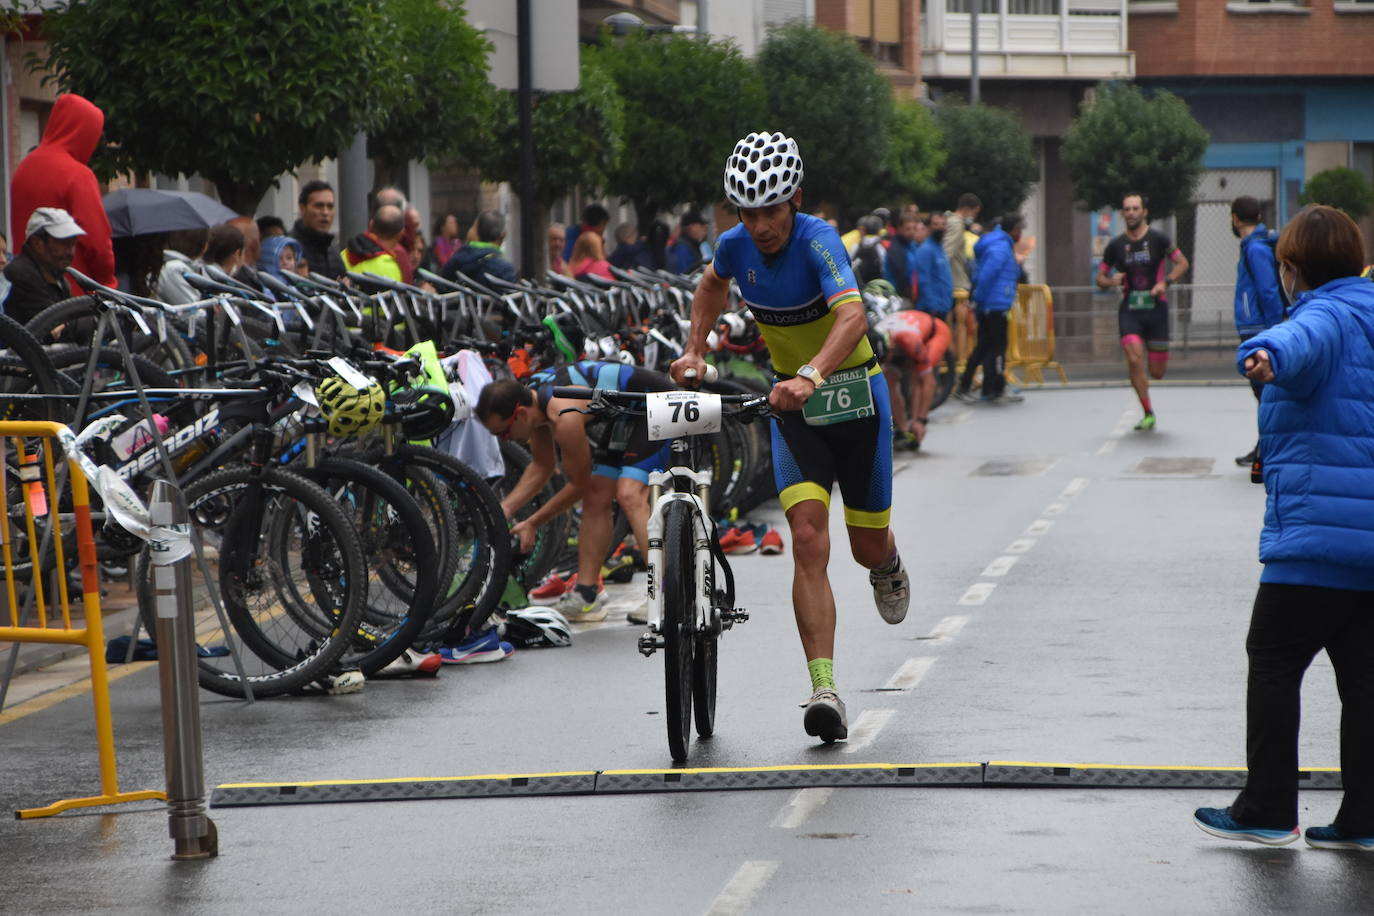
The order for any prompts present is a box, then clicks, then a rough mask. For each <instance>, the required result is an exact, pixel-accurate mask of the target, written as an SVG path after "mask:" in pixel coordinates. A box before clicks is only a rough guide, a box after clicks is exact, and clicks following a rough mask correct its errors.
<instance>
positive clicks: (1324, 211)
mask: <svg viewBox="0 0 1374 916" xmlns="http://www.w3.org/2000/svg"><path fill="white" fill-rule="evenodd" d="M1276 257H1277V259H1278V262H1279V282H1280V284H1281V285H1282V287H1283V291H1284V293H1285V294H1286V295H1287V296H1288V297H1289V299H1290V300H1291V301H1292V302H1293V308H1292V310H1291V311H1290V319H1289V320H1288V321H1287V322H1284V323H1283V324H1280V325H1276V326H1275V327H1272V328H1269V329H1268V330H1266V331H1263V332H1261V333H1259V334H1257V335H1255V336H1254V337H1251V338H1250V339H1248V340H1246V341H1245V342H1244V343H1242V344H1241V346H1240V349H1239V350H1238V351H1237V355H1236V360H1237V366H1238V368H1239V369H1240V371H1241V372H1242V373H1243V374H1245V375H1246V376H1248V377H1249V378H1251V379H1254V380H1256V381H1260V382H1264V383H1265V386H1266V387H1265V389H1264V394H1263V397H1262V400H1261V402H1260V453H1261V454H1262V455H1263V456H1264V488H1265V491H1266V492H1267V494H1268V501H1267V505H1266V507H1265V512H1264V531H1263V533H1262V534H1261V535H1260V561H1261V562H1263V563H1264V572H1263V573H1262V574H1261V575H1260V586H1259V593H1258V594H1257V595H1256V596H1255V604H1254V609H1253V611H1252V614H1251V619H1250V632H1249V634H1248V636H1247V637H1246V641H1245V648H1246V651H1247V652H1248V654H1249V658H1250V676H1249V685H1248V689H1247V695H1246V730H1247V752H1246V758H1247V763H1248V766H1249V776H1248V778H1247V780H1246V785H1245V788H1244V789H1243V790H1242V791H1241V793H1240V795H1239V796H1238V797H1237V798H1236V800H1235V801H1234V802H1233V803H1232V804H1231V807H1230V808H1200V809H1198V811H1197V813H1196V814H1195V815H1194V820H1195V822H1196V823H1197V825H1198V826H1199V827H1201V828H1202V829H1203V830H1205V831H1206V832H1208V833H1210V834H1213V835H1215V836H1221V837H1227V838H1232V839H1243V840H1251V841H1255V842H1261V843H1267V844H1270V845H1282V844H1284V843H1291V842H1292V841H1294V840H1296V839H1297V838H1298V827H1297V822H1298V718H1299V708H1300V702H1299V691H1300V689H1301V685H1302V677H1303V674H1304V672H1306V670H1307V667H1308V665H1310V664H1311V662H1312V659H1313V658H1314V657H1315V656H1316V654H1317V653H1318V652H1320V651H1321V650H1322V649H1325V650H1326V653H1327V655H1328V656H1329V657H1330V659H1331V664H1332V667H1333V668H1334V669H1335V672H1336V684H1337V687H1338V689H1339V691H1340V696H1341V705H1342V710H1341V779H1342V784H1343V787H1344V789H1345V797H1344V800H1343V802H1342V804H1341V808H1340V811H1339V812H1338V813H1337V815H1336V819H1335V821H1334V822H1333V823H1332V824H1331V825H1330V826H1326V827H1311V828H1308V830H1307V833H1306V839H1307V842H1308V845H1310V846H1313V847H1317V848H1321V849H1362V850H1367V851H1374V283H1370V282H1369V281H1368V280H1366V279H1362V278H1361V277H1360V269H1361V267H1362V265H1363V261H1364V244H1363V241H1362V239H1361V238H1360V231H1359V229H1358V228H1357V227H1356V225H1355V223H1354V221H1353V220H1351V219H1350V217H1348V216H1346V215H1345V214H1344V213H1342V212H1341V211H1339V210H1335V209H1333V208H1331V207H1323V206H1310V207H1307V208H1305V209H1303V210H1302V212H1300V213H1299V214H1298V215H1297V216H1295V217H1294V218H1293V219H1292V220H1291V221H1290V222H1289V223H1288V225H1287V226H1286V227H1285V228H1284V230H1283V234H1282V235H1281V236H1280V237H1279V242H1278V247H1277V251H1276Z"/></svg>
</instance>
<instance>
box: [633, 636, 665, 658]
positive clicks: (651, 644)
mask: <svg viewBox="0 0 1374 916" xmlns="http://www.w3.org/2000/svg"><path fill="white" fill-rule="evenodd" d="M662 648H663V637H662V636H659V635H658V634H657V633H645V634H643V635H642V636H640V637H639V654H640V655H642V656H644V657H645V658H648V657H649V656H650V655H653V654H654V652H656V651H657V650H659V649H662Z"/></svg>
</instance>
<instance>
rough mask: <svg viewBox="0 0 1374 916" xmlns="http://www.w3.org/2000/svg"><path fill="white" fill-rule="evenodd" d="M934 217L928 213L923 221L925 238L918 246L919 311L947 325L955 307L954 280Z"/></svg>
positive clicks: (917, 301)
mask: <svg viewBox="0 0 1374 916" xmlns="http://www.w3.org/2000/svg"><path fill="white" fill-rule="evenodd" d="M935 216H936V215H935V214H932V213H928V214H926V216H925V219H923V220H922V229H923V230H924V232H925V238H924V239H923V240H922V241H921V244H919V245H917V246H916V257H915V261H916V307H917V308H918V309H920V310H921V311H923V312H929V313H930V314H932V315H934V316H935V317H936V318H939V319H941V320H942V321H945V322H948V321H949V310H950V309H951V308H953V307H954V276H953V274H952V273H951V271H950V269H949V258H948V257H946V256H945V246H944V245H943V244H942V242H941V233H940V232H939V231H937V230H936V227H935V226H934V225H933V222H934V220H935Z"/></svg>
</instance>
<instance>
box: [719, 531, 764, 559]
mask: <svg viewBox="0 0 1374 916" xmlns="http://www.w3.org/2000/svg"><path fill="white" fill-rule="evenodd" d="M720 549H721V551H722V552H724V553H728V554H732V555H734V554H745V553H753V552H754V551H756V550H758V549H759V542H758V539H757V538H755V537H754V529H753V528H751V527H749V526H748V525H745V526H744V527H743V528H741V529H739V536H738V537H736V538H734V539H733V540H731V541H730V543H729V545H728V546H727V545H725V544H722V545H721V548H720Z"/></svg>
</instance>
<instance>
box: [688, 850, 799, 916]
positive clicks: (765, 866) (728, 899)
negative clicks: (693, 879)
mask: <svg viewBox="0 0 1374 916" xmlns="http://www.w3.org/2000/svg"><path fill="white" fill-rule="evenodd" d="M779 864H781V863H778V862H745V863H744V864H743V865H741V866H740V867H739V869H738V870H737V871H736V872H735V874H734V876H733V877H732V878H731V879H730V880H729V881H727V882H726V883H725V889H724V890H722V891H721V892H720V893H719V894H717V895H716V899H715V900H713V901H711V906H710V907H709V908H707V910H706V916H732V914H735V913H747V912H748V911H749V907H750V905H751V904H752V903H753V902H754V898H755V897H757V896H758V895H759V891H761V890H763V886H764V885H765V884H767V883H768V879H770V878H772V877H773V873H774V872H776V871H777V870H778V865H779Z"/></svg>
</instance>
